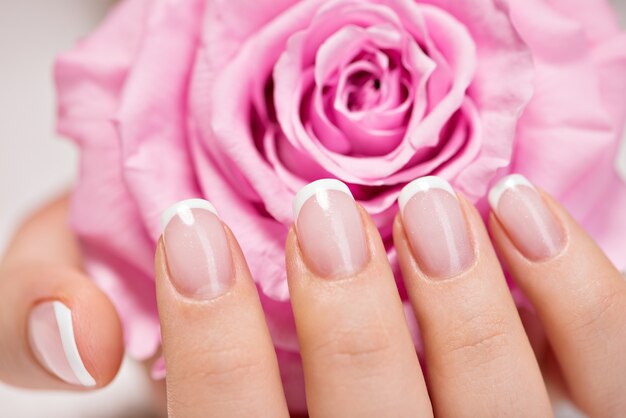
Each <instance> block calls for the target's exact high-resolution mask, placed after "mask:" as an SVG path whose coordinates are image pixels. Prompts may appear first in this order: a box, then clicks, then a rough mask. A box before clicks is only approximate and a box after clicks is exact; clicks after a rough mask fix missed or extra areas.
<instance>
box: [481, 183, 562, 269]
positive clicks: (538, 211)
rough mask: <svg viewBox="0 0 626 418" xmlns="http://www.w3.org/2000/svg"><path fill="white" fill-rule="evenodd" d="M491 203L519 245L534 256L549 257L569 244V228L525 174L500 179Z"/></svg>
mask: <svg viewBox="0 0 626 418" xmlns="http://www.w3.org/2000/svg"><path fill="white" fill-rule="evenodd" d="M489 204H490V205H491V208H492V210H493V212H494V213H495V215H496V216H497V217H498V220H499V221H500V223H501V224H502V225H503V226H504V228H505V229H506V231H507V233H508V235H509V237H510V238H511V241H512V242H513V244H515V246H516V247H517V249H518V250H519V251H520V252H521V253H522V254H524V256H526V257H527V258H528V259H531V260H535V261H537V260H542V259H548V258H551V257H553V256H555V255H556V254H558V253H559V252H560V251H561V249H563V247H564V246H565V241H566V237H565V232H564V231H563V228H562V227H561V225H560V223H559V222H558V221H557V219H556V217H555V216H554V215H553V214H552V212H551V211H550V209H549V208H548V206H547V205H546V204H545V202H544V201H543V198H542V197H541V195H540V194H539V193H538V192H537V190H536V189H535V188H534V187H533V185H532V184H531V183H530V182H529V181H528V180H527V179H526V178H524V177H523V176H522V175H519V174H512V175H510V176H507V177H505V178H503V179H502V180H500V182H498V183H497V184H496V185H495V186H494V187H493V188H492V189H491V191H490V192H489Z"/></svg>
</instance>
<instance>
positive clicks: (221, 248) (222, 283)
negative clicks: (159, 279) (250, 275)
mask: <svg viewBox="0 0 626 418" xmlns="http://www.w3.org/2000/svg"><path fill="white" fill-rule="evenodd" d="M161 224H162V228H163V242H164V245H165V256H166V259H167V266H168V268H169V273H170V274H169V276H170V278H171V280H172V283H173V285H174V287H175V288H176V289H177V290H178V292H179V293H181V294H182V295H184V296H187V297H190V298H193V299H200V300H207V299H213V298H216V297H218V296H220V295H223V294H224V293H226V292H227V291H228V289H230V287H231V285H232V283H233V271H232V267H231V265H232V261H231V254H230V248H229V246H228V239H227V238H226V233H225V232H224V226H223V225H222V222H221V221H220V219H219V218H218V216H217V211H216V210H215V208H214V207H213V205H211V203H209V202H207V201H206V200H202V199H190V200H183V201H181V202H178V203H176V204H175V205H174V206H172V207H170V208H169V209H167V210H166V211H165V212H164V213H163V217H162V220H161Z"/></svg>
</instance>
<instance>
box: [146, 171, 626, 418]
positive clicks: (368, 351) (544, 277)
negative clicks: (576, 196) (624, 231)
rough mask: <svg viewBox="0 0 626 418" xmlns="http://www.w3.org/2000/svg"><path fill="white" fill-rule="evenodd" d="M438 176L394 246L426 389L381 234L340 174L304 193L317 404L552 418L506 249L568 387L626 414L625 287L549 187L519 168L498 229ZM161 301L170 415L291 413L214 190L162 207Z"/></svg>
mask: <svg viewBox="0 0 626 418" xmlns="http://www.w3.org/2000/svg"><path fill="white" fill-rule="evenodd" d="M449 187H450V186H449V185H448V184H447V183H445V182H443V181H442V180H441V179H437V178H428V179H421V180H419V181H417V182H415V183H413V184H412V185H410V186H409V187H407V188H406V189H405V191H404V192H403V193H402V195H401V198H400V206H401V208H402V216H398V217H397V219H396V222H395V224H394V243H395V247H396V250H397V253H398V258H399V261H400V265H401V268H402V272H403V276H404V281H405V286H406V289H407V292H408V295H409V297H410V300H411V303H412V306H413V310H414V312H415V315H416V316H417V320H418V322H419V324H420V327H421V333H422V337H423V340H424V347H425V366H426V370H427V371H428V381H429V385H428V390H427V386H426V383H425V380H424V377H423V376H422V370H421V368H420V365H419V362H418V359H417V356H416V354H415V350H414V347H413V342H412V341H411V337H410V333H409V329H408V327H407V322H406V319H405V316H404V311H403V308H402V304H401V302H400V298H399V294H398V290H397V288H396V283H395V280H394V276H393V274H392V271H391V268H390V266H389V262H388V260H387V257H386V253H385V250H384V247H383V243H382V241H381V238H380V235H379V233H378V230H377V229H376V227H375V225H374V224H373V223H372V220H371V219H370V217H369V216H368V215H367V214H366V213H365V211H363V209H361V208H360V207H359V206H358V205H357V204H356V203H355V202H354V201H353V199H352V198H351V196H350V194H349V191H347V189H346V188H345V186H344V185H343V184H341V183H339V182H336V181H323V182H318V183H315V184H312V185H310V186H307V187H306V188H305V189H303V190H302V191H301V192H300V193H299V194H298V196H297V197H296V200H295V204H294V206H295V212H296V214H295V218H296V224H295V227H293V228H292V229H291V231H290V234H289V236H288V239H287V243H286V263H287V272H288V280H289V290H290V295H291V301H292V304H293V310H294V314H295V320H296V327H297V331H298V338H299V341H300V350H301V354H302V361H303V366H304V376H305V385H306V395H307V405H308V411H309V414H310V415H311V416H321V417H334V416H337V417H344V416H359V417H364V416H372V417H381V416H390V417H401V416H423V417H427V416H433V415H434V416H438V417H439V416H442V417H443V416H453V417H463V416H467V417H477V416H519V417H530V416H532V417H540V416H541V417H543V416H551V415H552V410H551V406H550V401H549V397H548V394H547V390H546V386H545V384H544V382H543V379H542V374H541V371H540V367H539V365H538V362H537V359H536V357H535V355H534V354H533V350H532V348H531V345H530V342H529V339H528V337H527V335H526V333H525V332H524V328H523V326H522V322H521V320H520V317H519V315H518V313H517V310H516V308H515V304H514V303H513V300H512V297H511V294H510V292H509V289H508V287H507V284H506V281H505V278H504V274H503V272H502V269H501V266H500V263H499V261H498V258H497V257H496V252H495V251H494V246H495V248H496V249H497V250H498V252H499V253H500V254H501V256H502V259H503V261H504V262H505V263H506V264H507V266H508V268H509V271H510V272H511V274H512V276H513V278H514V279H515V281H516V282H517V284H518V285H519V286H520V287H521V288H522V290H523V291H524V293H525V294H526V295H527V297H528V298H529V300H530V301H531V302H532V304H533V305H534V307H535V309H536V311H537V315H538V317H539V319H540V320H541V323H542V324H543V327H544V328H545V332H546V335H547V338H548V340H549V342H550V344H551V347H552V349H553V350H554V353H555V356H556V358H557V359H558V362H559V365H560V368H561V370H562V373H563V378H564V381H565V384H566V386H567V388H568V389H569V393H570V395H571V397H572V400H573V401H574V402H575V403H576V404H577V405H579V406H580V407H581V408H582V409H583V410H584V411H586V412H587V413H589V414H590V415H591V416H593V417H615V416H618V415H619V414H620V413H621V412H623V411H624V410H626V389H625V388H626V356H623V351H624V348H625V347H626V328H625V327H623V321H624V318H626V283H625V282H624V280H623V279H622V277H621V275H620V274H619V272H618V271H617V270H616V269H615V268H614V267H613V266H612V265H611V263H610V262H609V260H608V259H607V258H606V257H605V256H604V254H603V253H602V252H601V251H600V249H599V248H598V247H597V246H596V244H595V243H594V242H593V241H592V240H591V239H590V238H589V237H588V236H587V235H586V234H585V232H584V231H582V230H581V229H580V228H579V227H578V226H577V224H576V223H575V222H574V221H573V219H572V218H571V217H570V216H569V215H568V214H567V213H566V212H565V210H564V209H563V208H562V207H560V206H559V205H558V204H557V203H556V202H554V201H553V200H552V199H551V198H550V197H549V196H547V195H545V194H544V193H541V192H538V191H536V190H535V189H534V188H533V187H532V186H530V184H527V183H525V181H524V180H523V179H521V178H519V177H512V178H508V179H507V180H506V181H505V182H504V183H502V184H500V185H498V187H496V189H495V192H493V193H492V204H493V206H494V207H495V213H496V214H492V215H491V216H490V219H489V227H490V231H491V234H492V236H493V245H492V242H491V241H490V239H489V236H488V234H487V231H486V228H485V226H484V224H483V221H482V219H481V218H480V216H479V214H478V213H477V211H476V209H475V208H474V207H473V206H472V205H471V204H470V203H468V202H467V201H466V200H465V199H464V198H463V197H461V196H457V195H456V194H455V193H454V192H453V191H452V189H451V188H449ZM164 231H165V232H164V239H163V241H162V242H160V244H159V247H158V250H157V261H156V270H157V299H158V304H159V312H160V319H161V326H162V334H163V346H164V354H165V361H166V367H167V384H168V405H169V411H170V414H171V415H172V416H185V417H187V416H207V414H208V415H211V416H224V417H230V416H268V417H276V416H287V415H288V412H287V407H286V403H285V400H284V395H283V393H284V392H283V391H284V390H289V386H288V382H281V379H280V375H279V372H278V367H277V362H276V356H275V353H274V350H273V347H272V343H271V338H270V336H269V333H268V330H267V327H266V325H265V322H264V317H263V311H262V308H261V304H260V303H259V299H258V296H257V293H256V289H255V286H254V282H253V281H252V278H251V277H250V273H249V271H248V269H247V267H246V263H245V260H244V258H243V255H242V253H241V251H240V249H239V247H238V245H237V243H236V240H235V238H234V237H233V235H232V233H231V232H230V230H229V229H228V227H226V226H224V225H223V224H222V223H221V221H220V220H219V218H218V217H217V216H216V214H215V213H214V209H213V208H212V206H211V205H210V204H209V203H208V202H204V201H197V200H196V201H186V202H181V203H180V204H178V205H177V206H175V207H174V208H173V209H171V210H170V211H168V212H167V213H166V215H165V217H164Z"/></svg>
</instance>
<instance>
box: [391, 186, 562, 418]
mask: <svg viewBox="0 0 626 418" xmlns="http://www.w3.org/2000/svg"><path fill="white" fill-rule="evenodd" d="M399 205H400V214H399V215H398V217H397V218H396V222H395V223H394V243H395V246H396V250H397V252H398V259H399V262H400V267H401V269H402V274H403V277H404V280H405V284H406V287H407V292H408V294H409V298H410V300H411V303H412V305H413V309H414V311H415V314H416V317H417V320H418V323H419V325H420V330H421V332H422V338H423V339H424V346H425V356H426V365H427V368H428V376H429V383H430V393H431V399H432V401H433V407H434V410H435V416H440V417H479V416H519V417H530V416H532V417H540V416H541V417H545V416H550V415H551V409H550V402H549V399H548V395H547V391H546V389H545V387H544V385H543V382H542V377H541V373H540V370H539V366H538V364H537V361H536V359H535V357H534V355H533V351H532V348H531V346H530V343H529V341H528V338H527V337H526V335H525V333H524V328H523V326H522V323H521V320H520V318H519V315H518V314H517V310H516V308H515V304H514V303H513V299H512V297H511V294H510V292H509V290H508V287H507V285H506V281H505V279H504V276H503V273H502V270H501V268H500V265H499V263H498V260H497V258H496V256H495V254H494V251H493V248H492V246H491V243H490V242H489V237H488V236H487V233H486V231H485V228H484V226H483V223H482V219H481V218H480V216H479V214H478V213H477V212H476V210H475V209H474V207H473V206H471V205H470V204H469V203H467V201H465V200H464V199H463V198H460V197H458V196H457V195H456V193H455V192H454V190H453V189H452V187H451V186H450V185H449V184H448V183H447V182H446V181H445V180H443V179H441V178H439V177H424V178H421V179H418V180H415V181H414V182H412V183H410V184H409V185H408V186H406V187H405V188H404V189H403V190H402V192H401V194H400V198H399Z"/></svg>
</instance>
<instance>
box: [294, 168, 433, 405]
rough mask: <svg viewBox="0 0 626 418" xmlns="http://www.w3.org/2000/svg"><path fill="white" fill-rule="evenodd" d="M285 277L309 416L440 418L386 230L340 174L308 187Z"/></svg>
mask: <svg viewBox="0 0 626 418" xmlns="http://www.w3.org/2000/svg"><path fill="white" fill-rule="evenodd" d="M294 206H295V207H294V212H295V214H294V215H295V219H296V227H295V230H294V229H292V230H291V231H290V234H289V237H288V238H287V276H288V280H289V291H290V294H291V301H292V304H293V310H294V314H295V319H296V327H297V331H298V338H299V340H300V348H301V353H302V361H303V365H304V375H305V382H306V384H305V387H306V395H307V404H308V409H309V413H310V414H311V416H313V417H315V416H321V417H346V416H358V417H382V416H393V417H408V416H420V417H428V416H432V408H431V406H430V400H429V399H428V394H427V391H426V386H425V383H424V379H423V377H422V372H421V369H420V365H419V362H418V360H417V355H416V354H415V349H414V346H413V343H412V340H411V337H410V334H409V330H408V327H407V323H406V318H405V316H404V311H403V308H402V303H401V301H400V297H399V295H398V291H397V288H396V285H395V281H394V277H393V274H392V272H391V268H390V266H389V263H388V261H387V254H386V252H385V249H384V247H383V245H382V242H381V239H380V235H379V234H378V231H377V230H376V227H375V226H374V225H373V223H372V221H371V219H369V217H368V216H367V215H366V214H365V212H364V211H362V210H360V209H359V207H358V205H357V204H356V203H355V202H354V199H353V198H352V195H351V194H350V191H349V190H348V188H347V187H346V186H345V185H344V184H343V183H341V182H339V181H336V180H321V181H318V182H314V183H311V184H310V185H309V186H307V187H305V188H304V189H302V190H301V191H300V192H299V193H298V195H297V196H296V199H295V202H294Z"/></svg>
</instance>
